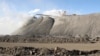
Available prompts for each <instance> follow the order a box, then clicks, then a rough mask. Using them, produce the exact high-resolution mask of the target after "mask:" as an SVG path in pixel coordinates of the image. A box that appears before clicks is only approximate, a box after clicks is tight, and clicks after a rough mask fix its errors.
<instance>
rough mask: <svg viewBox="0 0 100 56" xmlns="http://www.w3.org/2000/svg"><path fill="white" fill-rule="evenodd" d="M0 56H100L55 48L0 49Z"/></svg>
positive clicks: (96, 52) (87, 52) (95, 52)
mask: <svg viewBox="0 0 100 56" xmlns="http://www.w3.org/2000/svg"><path fill="white" fill-rule="evenodd" d="M0 56H100V50H91V51H80V50H66V49H64V48H59V47H55V48H52V49H48V48H34V47H0Z"/></svg>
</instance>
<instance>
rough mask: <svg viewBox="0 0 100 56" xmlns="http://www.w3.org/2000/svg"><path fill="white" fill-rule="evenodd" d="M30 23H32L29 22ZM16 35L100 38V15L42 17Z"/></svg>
mask: <svg viewBox="0 0 100 56" xmlns="http://www.w3.org/2000/svg"><path fill="white" fill-rule="evenodd" d="M29 22H30V21H29ZM14 34H15V35H60V36H63V35H72V36H78V35H80V36H84V35H88V36H90V37H99V36H100V14H88V15H67V16H62V17H53V18H52V17H41V18H39V19H36V20H35V21H34V22H33V23H31V24H28V25H27V26H24V27H22V28H21V29H19V31H18V32H17V33H14Z"/></svg>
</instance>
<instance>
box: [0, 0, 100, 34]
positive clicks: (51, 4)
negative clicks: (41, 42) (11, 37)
mask: <svg viewBox="0 0 100 56" xmlns="http://www.w3.org/2000/svg"><path fill="white" fill-rule="evenodd" d="M58 11H60V12H63V11H66V12H67V13H66V14H90V13H99V12H100V0H0V34H4V35H5V34H11V33H12V32H14V31H15V30H17V29H18V28H20V27H21V26H22V25H23V24H24V23H25V22H26V21H27V20H28V19H29V18H31V17H32V16H33V15H35V14H37V13H41V14H48V15H58Z"/></svg>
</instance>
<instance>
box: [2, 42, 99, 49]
mask: <svg viewBox="0 0 100 56" xmlns="http://www.w3.org/2000/svg"><path fill="white" fill-rule="evenodd" d="M15 46H25V47H36V48H55V47H61V48H65V49H67V50H73V49H75V50H82V51H90V50H100V43H95V44H90V43H87V44H83V43H63V44H62V43H0V47H15Z"/></svg>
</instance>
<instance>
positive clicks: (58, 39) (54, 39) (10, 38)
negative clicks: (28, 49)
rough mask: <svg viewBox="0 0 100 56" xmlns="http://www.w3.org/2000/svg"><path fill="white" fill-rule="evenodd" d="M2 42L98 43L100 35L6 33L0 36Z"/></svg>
mask: <svg viewBox="0 0 100 56" xmlns="http://www.w3.org/2000/svg"><path fill="white" fill-rule="evenodd" d="M0 42H12V43H17V42H18V43H22V42H23V43H97V42H100V37H96V38H94V39H91V38H90V37H89V36H87V35H86V36H84V37H81V36H80V37H73V36H64V37H62V36H49V35H47V36H42V35H41V36H39V35H38V36H20V35H5V36H0Z"/></svg>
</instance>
